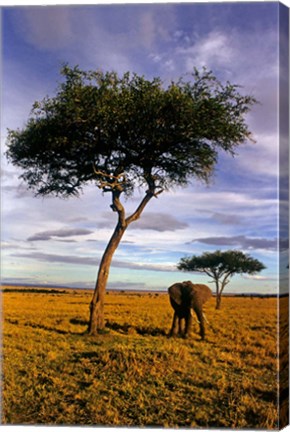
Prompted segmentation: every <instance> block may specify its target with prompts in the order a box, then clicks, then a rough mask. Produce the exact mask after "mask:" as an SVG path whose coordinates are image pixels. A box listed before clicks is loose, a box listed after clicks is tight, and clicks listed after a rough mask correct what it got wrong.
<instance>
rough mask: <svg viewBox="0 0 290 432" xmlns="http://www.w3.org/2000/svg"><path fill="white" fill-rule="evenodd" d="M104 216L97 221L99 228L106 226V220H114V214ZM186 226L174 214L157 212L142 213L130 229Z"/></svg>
mask: <svg viewBox="0 0 290 432" xmlns="http://www.w3.org/2000/svg"><path fill="white" fill-rule="evenodd" d="M104 216H105V217H106V221H104V222H100V223H98V227H99V228H107V227H108V225H109V223H108V222H111V221H112V220H113V218H114V220H115V215H112V214H111V213H106V214H104ZM187 227H188V224H187V223H185V222H181V221H179V220H178V219H176V218H175V217H174V216H171V215H169V214H166V213H158V212H156V213H153V212H147V213H144V214H143V215H142V217H141V218H140V219H138V220H137V221H136V222H134V223H132V225H130V229H138V230H153V231H158V232H164V231H177V230H180V229H184V228H187Z"/></svg>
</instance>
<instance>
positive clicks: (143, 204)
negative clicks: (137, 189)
mask: <svg viewBox="0 0 290 432" xmlns="http://www.w3.org/2000/svg"><path fill="white" fill-rule="evenodd" d="M153 196H155V194H154V192H151V191H147V192H146V195H145V197H144V198H143V199H142V201H141V203H140V205H139V206H138V207H137V209H136V210H135V211H134V213H132V214H131V216H128V217H127V219H126V223H127V224H128V225H129V224H130V223H131V222H134V221H135V220H137V219H139V217H140V216H141V213H142V211H143V210H144V208H145V207H146V205H147V204H148V202H149V201H150V200H151V198H152V197H153Z"/></svg>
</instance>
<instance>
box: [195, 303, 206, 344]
mask: <svg viewBox="0 0 290 432" xmlns="http://www.w3.org/2000/svg"><path fill="white" fill-rule="evenodd" d="M194 312H195V313H196V316H197V319H198V322H199V328H200V336H201V339H204V338H205V327H204V317H203V313H202V309H201V308H195V309H194Z"/></svg>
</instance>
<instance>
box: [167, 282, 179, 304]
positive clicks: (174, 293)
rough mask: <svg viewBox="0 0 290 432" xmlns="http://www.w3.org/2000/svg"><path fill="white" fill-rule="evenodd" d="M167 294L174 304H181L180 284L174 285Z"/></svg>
mask: <svg viewBox="0 0 290 432" xmlns="http://www.w3.org/2000/svg"><path fill="white" fill-rule="evenodd" d="M168 294H169V295H170V298H171V299H172V300H173V301H175V303H176V304H178V305H181V304H182V283H175V284H173V285H171V286H170V287H169V288H168Z"/></svg>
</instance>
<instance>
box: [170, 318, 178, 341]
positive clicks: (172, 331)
mask: <svg viewBox="0 0 290 432" xmlns="http://www.w3.org/2000/svg"><path fill="white" fill-rule="evenodd" d="M177 321H178V316H177V313H176V312H174V315H173V320H172V326H171V330H170V332H169V336H174V335H176V333H177Z"/></svg>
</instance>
